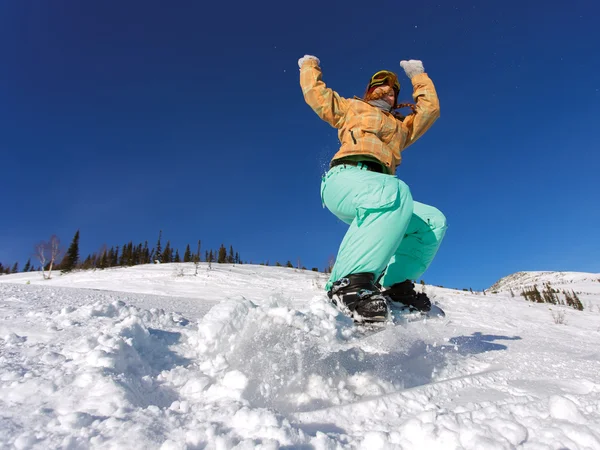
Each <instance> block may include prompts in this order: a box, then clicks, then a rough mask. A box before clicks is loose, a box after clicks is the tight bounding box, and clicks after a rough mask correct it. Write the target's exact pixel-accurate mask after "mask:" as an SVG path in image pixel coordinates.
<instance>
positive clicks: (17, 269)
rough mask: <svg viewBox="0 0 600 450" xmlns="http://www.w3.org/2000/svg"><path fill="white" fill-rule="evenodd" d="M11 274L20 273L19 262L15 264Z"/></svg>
mask: <svg viewBox="0 0 600 450" xmlns="http://www.w3.org/2000/svg"><path fill="white" fill-rule="evenodd" d="M10 273H19V263H18V262H16V263H14V264H13V266H12V269H11V270H10Z"/></svg>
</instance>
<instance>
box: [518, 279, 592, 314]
mask: <svg viewBox="0 0 600 450" xmlns="http://www.w3.org/2000/svg"><path fill="white" fill-rule="evenodd" d="M511 293H512V290H511ZM559 293H560V294H562V295H563V296H564V300H563V299H561V298H560V296H559V295H558V294H559ZM521 295H522V296H523V297H525V299H526V300H529V301H530V302H534V303H550V304H552V305H566V306H569V307H571V308H573V309H576V310H578V311H583V304H582V303H581V300H579V296H578V295H577V293H576V292H575V291H573V290H572V291H571V292H569V291H566V290H563V291H560V292H559V291H558V290H557V289H554V288H553V287H552V286H550V284H549V283H547V284H545V285H544V288H543V289H542V290H541V291H540V290H539V289H538V287H537V285H534V286H533V287H532V288H529V289H524V290H523V291H522V292H521Z"/></svg>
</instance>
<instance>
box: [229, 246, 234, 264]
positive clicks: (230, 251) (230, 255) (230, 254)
mask: <svg viewBox="0 0 600 450" xmlns="http://www.w3.org/2000/svg"><path fill="white" fill-rule="evenodd" d="M227 262H228V263H229V264H233V263H234V262H235V260H234V257H233V245H230V246H229V255H227Z"/></svg>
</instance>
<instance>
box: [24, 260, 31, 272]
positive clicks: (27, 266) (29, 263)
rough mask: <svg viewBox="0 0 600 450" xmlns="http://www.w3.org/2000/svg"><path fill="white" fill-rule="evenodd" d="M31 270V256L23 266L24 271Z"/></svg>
mask: <svg viewBox="0 0 600 450" xmlns="http://www.w3.org/2000/svg"><path fill="white" fill-rule="evenodd" d="M30 270H31V258H29V259H28V260H27V262H26V263H25V267H23V272H29V271H30Z"/></svg>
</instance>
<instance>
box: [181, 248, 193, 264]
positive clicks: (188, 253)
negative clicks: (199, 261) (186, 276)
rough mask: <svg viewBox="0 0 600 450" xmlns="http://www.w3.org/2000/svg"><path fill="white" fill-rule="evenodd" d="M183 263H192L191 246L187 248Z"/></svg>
mask: <svg viewBox="0 0 600 450" xmlns="http://www.w3.org/2000/svg"><path fill="white" fill-rule="evenodd" d="M183 262H184V263H187V262H192V251H191V250H190V244H188V245H187V247H186V248H185V253H184V254H183Z"/></svg>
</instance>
